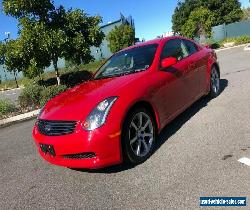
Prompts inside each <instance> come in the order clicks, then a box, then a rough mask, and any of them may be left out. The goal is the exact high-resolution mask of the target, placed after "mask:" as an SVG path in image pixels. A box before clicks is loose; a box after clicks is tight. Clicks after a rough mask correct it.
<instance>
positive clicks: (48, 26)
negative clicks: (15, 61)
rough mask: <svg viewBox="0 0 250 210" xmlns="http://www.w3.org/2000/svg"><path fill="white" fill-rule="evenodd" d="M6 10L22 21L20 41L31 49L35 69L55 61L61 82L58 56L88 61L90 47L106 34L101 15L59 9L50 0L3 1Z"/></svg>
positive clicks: (26, 48) (96, 44)
mask: <svg viewBox="0 0 250 210" xmlns="http://www.w3.org/2000/svg"><path fill="white" fill-rule="evenodd" d="M3 5H4V11H5V13H6V14H9V15H12V16H14V17H16V18H18V20H19V25H20V38H19V43H20V44H21V46H22V48H23V49H24V51H25V52H28V57H29V59H30V60H29V65H32V64H35V65H36V66H35V67H36V68H35V69H36V70H37V69H41V68H45V67H48V66H50V64H51V63H52V64H53V66H54V69H55V71H56V77H57V81H58V84H60V77H59V70H58V65H57V62H58V59H59V58H65V59H67V60H71V61H72V62H74V63H78V64H80V63H88V62H89V61H91V60H92V59H93V57H92V56H91V54H90V53H91V51H90V47H91V46H96V47H97V46H99V45H100V44H101V42H102V39H103V37H104V34H103V32H102V31H101V30H100V27H99V24H100V22H101V18H100V17H99V16H88V15H87V14H86V13H85V12H84V11H82V10H79V9H77V10H72V9H70V10H65V9H64V7H63V6H59V7H58V8H56V7H55V6H54V5H53V2H52V1H50V0H46V1H43V0H39V1H37V0H21V1H16V0H4V2H3Z"/></svg>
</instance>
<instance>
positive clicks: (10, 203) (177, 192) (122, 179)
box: [0, 47, 250, 210]
mask: <svg viewBox="0 0 250 210" xmlns="http://www.w3.org/2000/svg"><path fill="white" fill-rule="evenodd" d="M218 57H219V61H220V65H221V71H222V80H221V84H222V87H223V91H222V93H221V95H220V96H219V97H218V98H216V99H214V100H211V101H208V100H207V99H201V100H200V101H198V102H197V103H195V104H194V105H193V106H192V107H191V108H189V109H188V110H187V111H186V112H184V113H183V114H181V115H180V116H179V117H178V118H177V119H175V120H174V121H173V122H172V123H171V124H170V125H169V126H167V127H166V128H165V129H164V130H163V132H162V133H161V135H160V137H159V140H158V147H157V148H158V149H157V150H156V151H155V153H154V155H153V156H152V157H151V158H150V159H149V160H148V161H146V162H145V163H143V164H141V165H139V166H137V167H135V168H124V167H118V166H116V167H111V168H108V169H105V170H100V171H86V170H82V171H76V170H71V169H68V168H62V167H57V166H53V165H49V164H48V163H46V162H45V161H43V160H42V159H41V158H40V157H39V155H38V153H37V151H36V148H35V145H34V143H33V140H32V137H31V130H32V126H33V124H34V120H32V121H28V122H23V123H19V124H15V125H12V126H10V127H5V128H1V129H0V169H1V170H0V183H1V186H0V209H54V208H55V209H68V208H70V209H156V208H158V209H180V210H185V209H189V210H194V209H199V197H201V196H248V199H249V198H250V176H249V172H250V166H247V165H245V164H242V163H240V162H238V160H239V159H240V158H242V157H247V158H250V117H249V116H250V82H249V81H250V59H249V58H250V51H243V48H242V47H241V48H234V49H231V50H226V51H220V52H218ZM247 208H248V209H249V206H248V207H246V208H244V207H242V208H240V209H247ZM216 209H222V208H216ZM225 209H233V208H230V207H227V208H225Z"/></svg>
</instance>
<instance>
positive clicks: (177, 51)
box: [161, 39, 188, 60]
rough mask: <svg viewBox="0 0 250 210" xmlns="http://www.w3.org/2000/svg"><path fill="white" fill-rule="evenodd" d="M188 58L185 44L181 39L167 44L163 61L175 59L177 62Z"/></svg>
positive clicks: (162, 56) (163, 53) (162, 55)
mask: <svg viewBox="0 0 250 210" xmlns="http://www.w3.org/2000/svg"><path fill="white" fill-rule="evenodd" d="M187 56H188V52H187V50H186V47H185V46H184V44H183V42H182V41H181V40H180V39H173V40H170V41H168V42H167V43H166V45H165V46H164V48H163V51H162V54H161V59H163V58H168V57H174V58H176V59H177V60H181V59H183V58H185V57H187Z"/></svg>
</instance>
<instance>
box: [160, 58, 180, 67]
mask: <svg viewBox="0 0 250 210" xmlns="http://www.w3.org/2000/svg"><path fill="white" fill-rule="evenodd" d="M176 63H177V59H176V58H174V57H169V58H164V59H163V60H162V61H161V67H162V68H168V67H170V66H173V65H174V64H176Z"/></svg>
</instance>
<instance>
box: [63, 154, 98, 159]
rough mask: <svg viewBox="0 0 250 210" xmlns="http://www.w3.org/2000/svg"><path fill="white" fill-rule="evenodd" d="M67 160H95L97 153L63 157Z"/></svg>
mask: <svg viewBox="0 0 250 210" xmlns="http://www.w3.org/2000/svg"><path fill="white" fill-rule="evenodd" d="M63 157H64V158H66V159H85V158H94V157H95V153H93V152H86V153H79V154H71V155H63Z"/></svg>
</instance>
